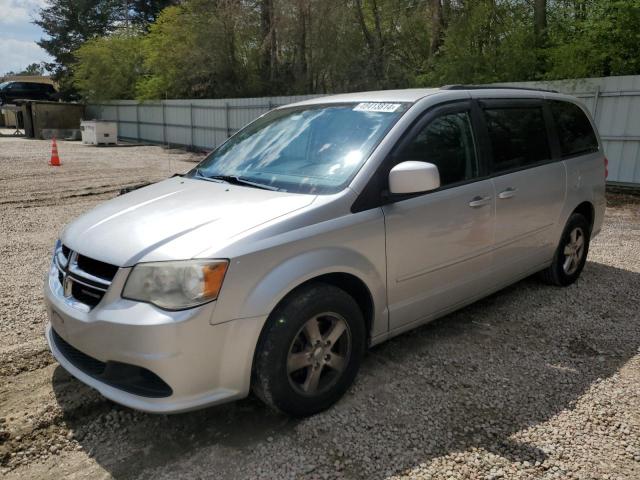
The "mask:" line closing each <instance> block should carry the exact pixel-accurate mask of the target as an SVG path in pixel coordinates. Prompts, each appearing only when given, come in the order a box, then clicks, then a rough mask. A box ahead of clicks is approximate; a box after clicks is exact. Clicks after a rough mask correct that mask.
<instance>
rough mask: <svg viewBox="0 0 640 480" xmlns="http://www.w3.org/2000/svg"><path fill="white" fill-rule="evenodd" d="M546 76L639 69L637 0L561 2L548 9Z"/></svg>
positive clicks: (623, 72)
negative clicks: (549, 23)
mask: <svg viewBox="0 0 640 480" xmlns="http://www.w3.org/2000/svg"><path fill="white" fill-rule="evenodd" d="M551 16H552V22H551V25H550V28H549V30H550V37H551V38H550V42H551V45H552V46H551V47H550V48H549V50H548V57H549V69H548V72H547V73H546V75H545V76H546V77H547V78H549V79H558V78H580V77H590V76H609V75H634V74H639V73H640V2H638V1H637V0H613V1H611V0H583V1H581V2H578V1H571V2H560V3H559V4H558V5H556V8H554V9H552V11H551Z"/></svg>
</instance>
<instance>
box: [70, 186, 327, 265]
mask: <svg viewBox="0 0 640 480" xmlns="http://www.w3.org/2000/svg"><path fill="white" fill-rule="evenodd" d="M315 198H316V197H315V196H313V195H302V194H292V193H284V192H274V191H269V190H261V189H257V188H252V187H244V186H239V185H230V184H227V183H218V182H209V181H205V180H196V179H190V178H182V177H174V178H171V179H168V180H165V181H162V182H160V183H156V184H153V185H150V186H148V187H144V188H141V189H138V190H134V191H133V192H130V193H128V194H126V195H122V196H120V197H116V198H114V199H112V200H109V201H108V202H105V203H104V204H102V205H100V206H98V207H97V208H95V209H93V210H91V211H89V212H88V213H85V214H84V215H82V216H81V217H79V218H78V219H76V220H75V221H73V222H72V223H71V224H70V225H68V226H67V228H66V229H65V230H64V232H63V234H62V236H61V237H62V242H63V243H64V244H65V245H67V246H68V247H69V248H71V249H72V250H75V251H78V252H80V253H81V254H83V255H86V256H88V257H91V258H95V259H96V260H101V261H103V262H107V263H111V264H113V265H118V266H121V267H126V266H132V265H134V264H136V263H138V262H142V261H144V262H151V261H163V260H182V259H189V258H193V257H196V256H197V255H198V253H200V252H203V251H205V250H207V251H215V250H217V249H219V248H222V247H224V246H225V245H228V244H229V243H232V242H233V238H234V237H236V236H238V235H240V234H242V233H243V232H246V231H248V230H251V229H253V228H256V227H258V226H260V225H262V224H264V223H266V222H269V221H271V220H273V219H275V218H278V217H281V216H283V215H286V214H288V213H291V212H293V211H295V210H298V209H301V208H303V207H306V206H308V205H310V204H311V203H312V202H313V201H314V199H315Z"/></svg>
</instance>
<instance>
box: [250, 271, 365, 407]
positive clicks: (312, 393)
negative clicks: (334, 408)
mask: <svg viewBox="0 0 640 480" xmlns="http://www.w3.org/2000/svg"><path fill="white" fill-rule="evenodd" d="M365 338H366V334H365V327H364V319H363V317H362V312H361V311H360V308H359V307H358V304H357V303H356V302H355V300H354V299H353V298H352V297H351V296H350V295H349V294H347V293H346V292H345V291H343V290H341V289H339V288H337V287H335V286H333V285H328V284H324V283H315V284H311V285H307V286H304V287H302V288H300V289H299V290H298V291H296V292H294V293H293V294H291V295H290V296H289V297H288V298H286V299H285V300H284V301H283V302H282V303H281V304H280V305H279V306H278V307H277V308H276V309H275V310H274V311H273V313H272V314H271V315H270V316H269V319H268V320H267V324H266V326H265V330H264V331H263V333H262V335H261V337H260V341H259V344H258V347H257V351H256V357H255V362H254V372H253V382H252V383H253V385H252V386H253V391H254V393H256V395H257V396H258V397H260V398H261V399H262V400H263V401H264V402H265V403H267V404H268V405H270V406H271V407H273V408H275V409H276V410H279V411H281V412H284V413H287V414H289V415H293V416H307V415H312V414H314V413H317V412H320V411H322V410H325V409H327V408H328V407H330V406H331V405H333V404H334V403H335V402H336V401H338V400H339V399H340V397H342V395H343V394H344V392H345V391H346V390H347V389H348V388H349V386H350V385H351V383H352V382H353V380H354V378H355V376H356V374H357V372H358V369H359V367H360V362H361V359H362V356H363V354H364V348H365Z"/></svg>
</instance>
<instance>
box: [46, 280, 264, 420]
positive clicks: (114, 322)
mask: <svg viewBox="0 0 640 480" xmlns="http://www.w3.org/2000/svg"><path fill="white" fill-rule="evenodd" d="M116 297H117V298H116ZM45 300H46V307H47V314H48V317H49V324H48V325H47V329H46V338H47V342H48V343H49V348H50V349H51V352H52V353H53V355H54V357H55V358H56V360H58V362H59V363H60V365H62V367H64V368H65V369H66V370H67V371H68V372H69V373H70V374H72V375H73V376H74V377H76V378H78V379H79V380H80V381H82V382H84V383H86V384H87V385H89V386H90V387H93V388H95V389H96V390H98V391H99V392H100V393H101V394H102V395H104V396H105V397H107V398H109V399H110V400H113V401H114V402H117V403H120V404H122V405H125V406H128V407H131V408H135V409H137V410H142V411H146V412H153V413H177V412H183V411H187V410H193V409H196V408H201V407H204V406H208V405H215V404H219V403H223V402H227V401H230V400H234V399H238V398H242V397H244V396H246V395H247V394H248V392H249V388H250V379H251V366H252V361H253V354H254V350H255V346H256V343H257V341H258V337H259V335H260V330H261V329H262V326H263V324H264V322H265V320H266V317H253V318H245V319H237V320H232V321H229V322H225V323H220V324H216V325H211V324H210V323H209V320H210V317H211V313H212V310H213V308H215V305H214V304H208V305H204V306H202V307H198V308H194V309H191V310H186V311H182V312H166V311H163V310H161V309H158V308H156V307H154V306H152V305H148V304H143V303H139V302H131V301H128V300H124V299H121V298H119V296H114V298H112V299H110V298H109V297H107V296H105V299H104V301H103V302H101V303H100V304H99V305H98V306H97V307H95V308H94V309H92V310H91V311H89V312H83V311H80V310H77V309H75V308H73V307H72V306H70V305H68V304H67V303H65V302H64V300H63V299H59V298H58V297H57V296H56V294H55V293H54V292H53V291H52V290H51V288H50V285H49V283H48V282H47V283H46V284H45ZM110 300H111V301H110ZM54 330H55V333H54ZM56 335H57V336H58V338H56ZM69 346H70V347H72V348H71V349H70V348H69ZM74 352H76V354H80V355H81V356H82V355H84V356H86V357H87V358H85V359H84V360H86V361H85V362H84V363H83V361H78V358H77V356H75V357H74V355H75V354H74ZM80 352H81V353H80ZM87 362H88V363H87ZM96 364H98V365H100V364H107V365H111V364H118V365H120V364H126V366H129V367H132V368H134V369H135V367H139V370H145V371H148V372H150V375H151V377H154V378H155V377H159V379H161V382H163V383H164V384H166V385H168V387H170V388H169V389H167V390H166V391H165V392H164V394H163V395H164V396H162V395H160V396H159V395H155V396H149V395H144V394H135V393H131V391H126V390H131V389H123V388H118V387H117V386H114V384H115V385H118V382H113V381H106V380H104V379H101V378H100V375H96V370H95V368H96V367H95V366H96ZM133 391H137V392H140V391H142V392H143V393H144V390H140V389H138V390H136V389H135V388H134V389H133Z"/></svg>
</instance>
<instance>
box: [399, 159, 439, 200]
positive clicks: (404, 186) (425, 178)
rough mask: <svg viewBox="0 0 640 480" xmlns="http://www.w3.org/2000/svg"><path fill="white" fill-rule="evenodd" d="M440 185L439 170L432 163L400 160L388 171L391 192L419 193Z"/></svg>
mask: <svg viewBox="0 0 640 480" xmlns="http://www.w3.org/2000/svg"><path fill="white" fill-rule="evenodd" d="M438 187H440V172H438V167H436V166H435V165H434V164H433V163H427V162H414V161H408V162H402V163H399V164H398V165H396V166H395V167H393V168H392V169H391V171H390V172H389V191H390V192H391V193H400V194H402V193H419V192H428V191H430V190H435V189H436V188H438Z"/></svg>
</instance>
